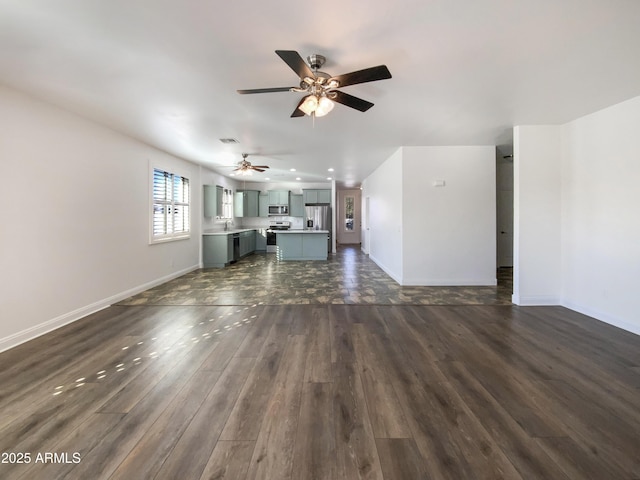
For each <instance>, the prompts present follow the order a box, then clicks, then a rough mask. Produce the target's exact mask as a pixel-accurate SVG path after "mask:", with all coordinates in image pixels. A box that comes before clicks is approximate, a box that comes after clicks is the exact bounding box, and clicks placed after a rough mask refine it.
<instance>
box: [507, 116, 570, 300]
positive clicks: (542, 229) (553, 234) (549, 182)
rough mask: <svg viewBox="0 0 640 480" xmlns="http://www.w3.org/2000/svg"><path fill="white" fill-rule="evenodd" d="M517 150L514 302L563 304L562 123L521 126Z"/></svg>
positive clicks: (516, 138)
mask: <svg viewBox="0 0 640 480" xmlns="http://www.w3.org/2000/svg"><path fill="white" fill-rule="evenodd" d="M513 152H514V165H513V167H514V170H513V176H514V194H513V205H514V235H513V243H514V250H513V303H515V304H517V305H558V304H559V303H560V297H561V263H560V262H561V257H560V255H561V252H560V236H561V231H560V230H561V222H560V217H561V164H562V142H561V127H559V126H553V125H552V126H549V125H542V126H538V125H535V126H529V125H528V126H519V127H515V128H514V134H513Z"/></svg>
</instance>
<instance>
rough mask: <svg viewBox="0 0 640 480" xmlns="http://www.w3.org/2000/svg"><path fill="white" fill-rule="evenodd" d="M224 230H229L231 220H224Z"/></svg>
mask: <svg viewBox="0 0 640 480" xmlns="http://www.w3.org/2000/svg"><path fill="white" fill-rule="evenodd" d="M224 231H225V232H227V231H229V220H225V222H224Z"/></svg>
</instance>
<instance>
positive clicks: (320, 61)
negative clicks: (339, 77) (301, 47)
mask: <svg viewBox="0 0 640 480" xmlns="http://www.w3.org/2000/svg"><path fill="white" fill-rule="evenodd" d="M326 61H327V58H326V57H325V56H323V55H319V54H317V53H315V54H313V55H309V56H308V57H307V63H308V64H309V66H310V67H311V68H312V69H314V70H317V69H319V68H320V67H322V65H324V62H326Z"/></svg>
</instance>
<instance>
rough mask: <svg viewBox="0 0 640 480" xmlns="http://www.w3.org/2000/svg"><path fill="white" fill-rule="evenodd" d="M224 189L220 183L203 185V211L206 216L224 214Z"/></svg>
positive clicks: (214, 216) (217, 216)
mask: <svg viewBox="0 0 640 480" xmlns="http://www.w3.org/2000/svg"><path fill="white" fill-rule="evenodd" d="M223 191H224V189H223V188H222V187H221V186H220V185H203V195H202V198H203V203H204V207H203V212H204V216H205V217H213V218H220V217H221V216H222V196H223Z"/></svg>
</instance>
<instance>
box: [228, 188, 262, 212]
mask: <svg viewBox="0 0 640 480" xmlns="http://www.w3.org/2000/svg"><path fill="white" fill-rule="evenodd" d="M259 196H260V192H259V191H257V190H243V191H239V192H236V194H235V196H234V199H233V215H234V216H235V217H257V216H258V197H259Z"/></svg>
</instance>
